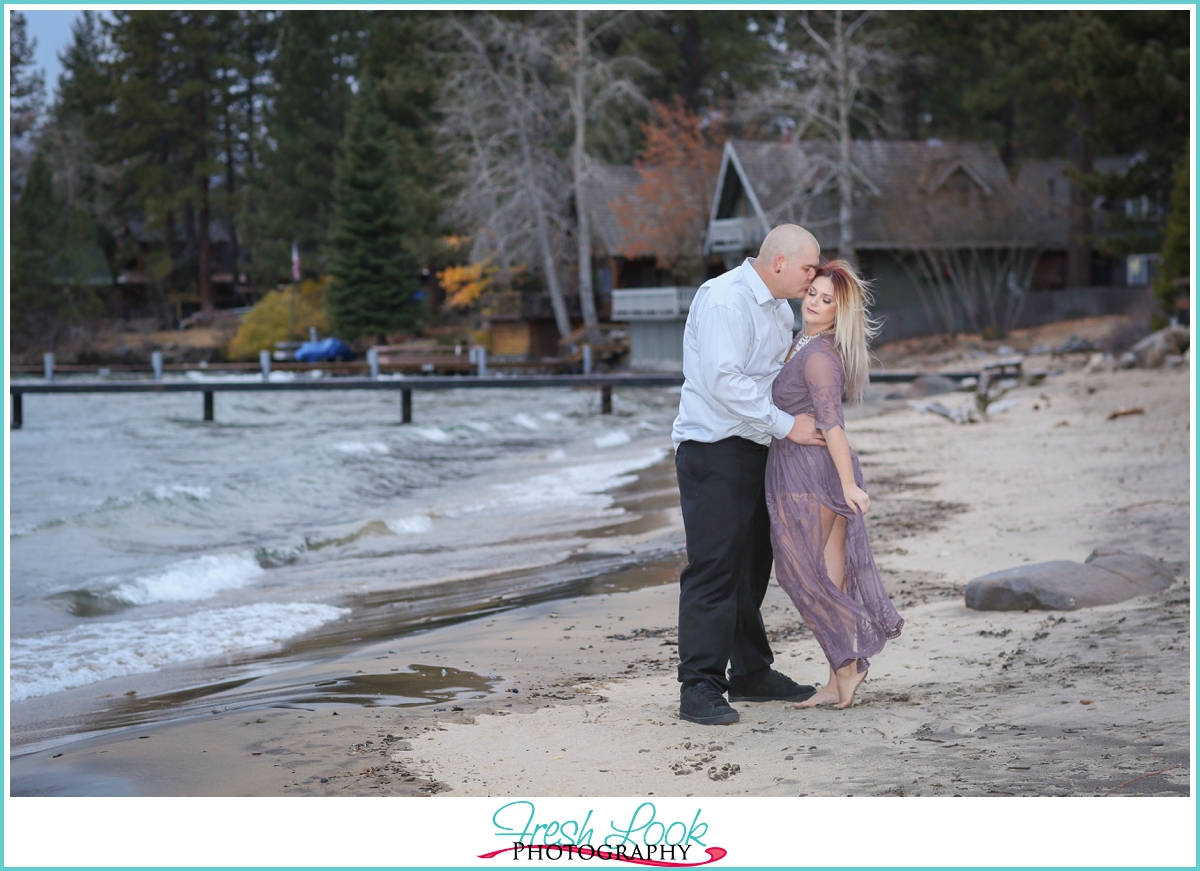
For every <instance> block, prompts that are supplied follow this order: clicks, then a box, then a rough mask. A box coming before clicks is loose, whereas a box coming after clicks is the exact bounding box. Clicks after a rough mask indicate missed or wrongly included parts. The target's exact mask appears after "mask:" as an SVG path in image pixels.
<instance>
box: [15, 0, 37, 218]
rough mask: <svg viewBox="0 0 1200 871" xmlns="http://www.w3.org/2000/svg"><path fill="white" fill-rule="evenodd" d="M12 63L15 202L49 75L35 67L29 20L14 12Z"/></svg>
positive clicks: (35, 42) (27, 160) (33, 44)
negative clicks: (26, 27)
mask: <svg viewBox="0 0 1200 871" xmlns="http://www.w3.org/2000/svg"><path fill="white" fill-rule="evenodd" d="M9 22H10V25H11V26H10V29H9V41H8V61H9V69H10V72H11V75H10V77H9V81H8V119H9V129H10V131H11V133H12V143H11V145H12V147H11V149H10V163H9V173H10V175H9V180H10V183H11V184H10V191H11V195H12V196H13V197H14V198H15V197H16V195H17V192H18V191H20V189H21V185H22V184H23V182H24V177H25V172H26V170H27V168H28V166H29V160H30V157H31V154H30V152H31V151H32V149H31V147H30V143H29V138H30V136H31V135H32V134H33V131H34V130H35V129H36V127H37V124H38V119H39V118H40V117H41V114H42V102H43V100H44V98H45V92H46V83H45V75H44V74H43V73H42V72H41V70H37V69H35V68H34V67H33V50H34V48H35V47H36V46H37V40H36V39H29V38H28V37H27V36H26V34H25V16H24V15H22V14H21V13H20V12H13V13H12V17H11V18H10V20H9Z"/></svg>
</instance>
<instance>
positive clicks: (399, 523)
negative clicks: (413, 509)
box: [387, 514, 433, 535]
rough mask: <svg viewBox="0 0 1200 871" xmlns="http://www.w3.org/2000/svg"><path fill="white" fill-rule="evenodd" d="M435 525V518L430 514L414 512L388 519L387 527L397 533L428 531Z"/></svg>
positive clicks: (408, 533) (407, 533)
mask: <svg viewBox="0 0 1200 871" xmlns="http://www.w3.org/2000/svg"><path fill="white" fill-rule="evenodd" d="M432 527H433V520H432V519H431V518H430V517H429V515H428V514H413V515H411V516H409V517H401V518H398V519H397V520H389V521H387V528H388V529H390V530H391V531H392V532H394V533H396V534H397V535H411V534H413V533H420V532H428V531H429V530H430V529H431V528H432Z"/></svg>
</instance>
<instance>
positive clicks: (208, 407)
mask: <svg viewBox="0 0 1200 871" xmlns="http://www.w3.org/2000/svg"><path fill="white" fill-rule="evenodd" d="M204 419H205V420H212V419H213V392H212V391H211V390H205V391H204Z"/></svg>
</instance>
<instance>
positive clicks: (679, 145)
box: [612, 96, 725, 269]
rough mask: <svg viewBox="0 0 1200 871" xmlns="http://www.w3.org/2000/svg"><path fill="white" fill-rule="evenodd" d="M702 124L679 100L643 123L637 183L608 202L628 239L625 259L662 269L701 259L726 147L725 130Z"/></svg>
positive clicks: (659, 107) (658, 109)
mask: <svg viewBox="0 0 1200 871" xmlns="http://www.w3.org/2000/svg"><path fill="white" fill-rule="evenodd" d="M703 122H704V119H703V118H702V117H701V116H700V115H698V114H697V113H695V112H693V111H691V110H690V109H688V107H687V106H686V105H685V104H684V102H683V99H682V98H681V97H679V96H676V97H675V101H674V103H673V104H671V105H668V104H666V103H661V102H659V101H657V100H656V101H655V102H654V104H653V112H652V117H651V119H650V120H649V121H646V122H644V123H643V124H642V134H643V136H644V137H645V148H644V149H643V152H642V165H641V166H639V167H638V173H639V174H640V176H641V181H639V182H638V184H637V186H636V187H635V188H634V189H633V191H632V192H631V193H629V194H624V195H622V196H620V197H618V198H617V199H616V200H615V201H614V202H613V203H612V206H613V208H614V209H615V211H616V213H617V221H618V223H619V224H620V226H621V229H622V230H623V231H624V232H625V234H626V238H627V239H630V240H631V241H630V243H629V245H628V250H627V251H626V252H625V253H626V256H629V257H651V256H653V257H655V258H657V261H658V266H659V267H660V268H664V269H665V268H670V267H671V266H673V265H674V264H675V262H676V261H677V260H679V259H680V258H683V257H690V256H699V255H700V253H701V246H702V245H703V244H704V234H705V231H706V230H707V228H708V217H709V212H710V210H711V208H712V197H713V188H714V186H715V185H716V181H717V172H718V171H719V169H720V167H721V151H722V148H723V147H724V144H725V130H724V126H723V125H722V124H721V123H720V122H719V121H718V122H714V121H713V120H712V119H710V120H709V122H708V124H704V123H703Z"/></svg>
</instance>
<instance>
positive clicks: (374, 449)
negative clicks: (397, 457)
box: [333, 442, 388, 454]
mask: <svg viewBox="0 0 1200 871" xmlns="http://www.w3.org/2000/svg"><path fill="white" fill-rule="evenodd" d="M333 449H334V450H335V451H341V452H342V453H343V454H386V453H387V452H388V446H387V445H385V444H384V443H383V442H341V443H340V444H336V445H334V446H333Z"/></svg>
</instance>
